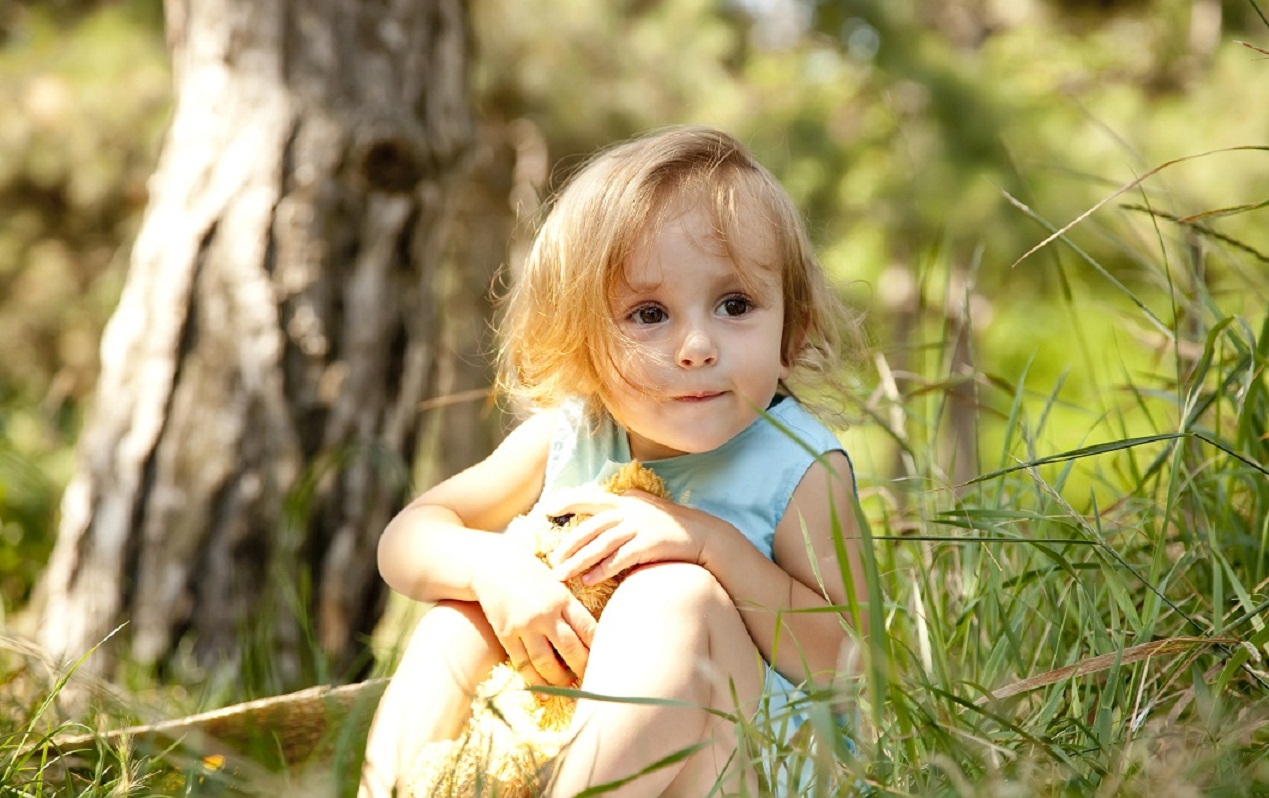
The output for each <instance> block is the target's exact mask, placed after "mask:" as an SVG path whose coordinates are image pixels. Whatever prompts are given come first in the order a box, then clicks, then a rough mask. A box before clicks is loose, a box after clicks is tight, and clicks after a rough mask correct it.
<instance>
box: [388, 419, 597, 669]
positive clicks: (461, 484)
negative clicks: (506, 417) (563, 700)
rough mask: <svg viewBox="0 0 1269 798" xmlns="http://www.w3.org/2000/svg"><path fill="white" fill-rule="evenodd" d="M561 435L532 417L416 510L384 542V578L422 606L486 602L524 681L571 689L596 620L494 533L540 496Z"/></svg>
mask: <svg viewBox="0 0 1269 798" xmlns="http://www.w3.org/2000/svg"><path fill="white" fill-rule="evenodd" d="M553 426H554V415H553V414H551V413H539V414H537V415H535V416H533V417H532V418H530V419H529V420H528V421H526V422H525V423H524V424H522V425H520V426H519V427H517V428H516V429H515V430H514V431H512V433H511V434H510V435H508V436H507V438H506V439H505V440H504V441H503V442H502V443H501V444H500V445H499V446H498V448H497V449H495V450H494V452H493V453H492V454H490V455H489V456H488V457H487V458H485V459H484V460H483V461H481V462H479V463H477V464H476V465H474V466H472V467H471V468H468V469H467V470H465V471H463V472H461V473H459V474H456V475H454V476H453V477H450V478H449V479H447V480H445V481H444V482H442V483H440V484H439V485H437V486H435V487H434V488H431V489H430V490H428V491H426V492H425V493H423V494H422V495H421V496H419V497H418V498H417V499H415V500H414V501H412V502H410V504H409V505H407V506H406V507H405V509H403V510H402V511H401V512H400V513H398V514H397V516H396V517H395V518H393V519H392V521H391V522H390V523H389V524H388V526H387V528H386V529H385V530H384V532H383V536H382V537H381V538H380V539H379V572H380V574H381V575H382V576H383V578H384V581H386V582H387V583H388V584H389V585H390V586H391V587H392V588H393V589H394V590H396V591H397V592H399V593H403V594H405V595H406V596H409V597H410V598H413V599H416V600H419V601H439V600H442V599H454V600H458V601H475V602H478V603H479V604H480V607H481V609H482V611H483V612H484V613H485V617H486V618H487V619H488V620H489V623H490V625H491V626H492V627H493V630H494V633H495V634H496V635H497V637H498V640H499V642H501V643H502V646H503V648H505V649H506V651H507V655H508V656H509V657H510V659H511V661H512V664H513V665H515V666H516V668H517V669H518V670H519V671H520V674H521V675H522V676H523V677H524V678H525V681H527V682H528V683H529V684H533V685H542V684H554V685H560V686H564V685H568V684H571V683H573V682H574V681H575V680H576V679H577V678H580V677H581V675H582V673H583V672H584V670H585V667H586V655H587V650H588V647H589V646H590V641H591V639H592V637H593V635H594V629H595V619H594V618H593V617H591V615H590V613H588V612H587V611H586V609H585V608H584V607H583V606H582V605H581V602H579V601H578V600H577V599H576V598H574V597H573V595H572V594H571V593H569V591H568V589H567V588H566V587H564V585H563V584H561V583H560V581H559V580H558V579H556V578H555V577H554V576H552V574H551V571H550V569H549V568H547V567H546V566H545V565H543V564H542V563H541V561H539V560H538V559H537V558H536V557H534V556H533V554H532V552H530V551H528V550H527V549H526V548H524V547H523V546H519V545H515V544H514V543H512V542H511V541H509V540H508V539H507V538H506V537H504V536H503V535H501V534H498V532H496V531H495V530H498V531H500V530H502V529H503V528H505V527H506V525H507V524H508V523H510V521H511V519H513V518H515V517H516V516H517V515H520V514H521V513H523V512H525V511H527V510H528V509H529V508H530V507H532V505H533V503H534V502H535V501H536V500H537V498H538V496H539V494H540V493H541V491H542V484H543V481H544V479H545V473H546V458H547V452H548V450H549V448H550V441H551V432H552V429H553ZM561 660H562V662H561Z"/></svg>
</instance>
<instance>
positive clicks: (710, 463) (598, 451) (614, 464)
mask: <svg viewBox="0 0 1269 798" xmlns="http://www.w3.org/2000/svg"><path fill="white" fill-rule="evenodd" d="M829 452H841V453H842V454H846V450H845V448H843V446H842V444H841V442H840V441H838V440H837V438H836V437H835V436H834V435H833V433H832V432H830V431H829V430H828V428H827V427H825V426H824V425H823V424H821V423H820V422H819V420H818V419H816V418H815V417H814V416H812V415H811V414H810V413H808V412H807V411H806V409H805V408H803V407H802V406H801V405H800V404H798V402H797V401H796V400H795V399H793V398H792V397H788V396H777V397H776V399H775V401H774V402H773V404H772V405H771V406H770V407H768V408H767V411H766V413H765V414H764V415H762V416H759V417H758V418H757V419H756V420H755V421H754V422H753V423H752V424H750V425H749V426H748V427H746V428H745V429H744V430H742V431H741V432H740V434H739V435H737V436H736V437H734V438H732V439H731V440H730V441H728V442H727V443H725V444H723V445H722V446H720V447H718V448H717V449H714V450H712V451H708V452H701V453H699V454H685V455H680V456H678V457H671V458H667V459H664V460H652V461H650V462H645V463H644V465H645V466H647V467H648V468H650V469H652V470H653V471H655V472H656V473H657V475H658V476H660V477H661V478H662V479H663V480H665V484H666V487H667V488H668V489H669V492H670V497H671V498H672V499H674V500H675V501H677V502H679V503H680V504H686V505H688V506H691V507H696V508H697V509H700V510H704V511H705V512H708V513H711V514H712V515H715V516H717V517H718V518H721V519H723V520H724V521H727V522H728V523H730V524H732V525H733V526H734V527H736V529H738V530H740V532H741V533H742V534H743V535H744V536H745V537H746V538H747V539H748V540H749V542H750V543H752V544H753V545H754V546H755V547H757V549H758V551H760V552H762V554H763V556H764V557H766V558H767V559H769V560H770V559H774V558H773V556H772V543H773V541H774V538H775V528H776V524H778V523H779V522H780V519H781V518H783V517H784V514H785V511H786V510H787V509H788V506H789V500H790V499H792V498H793V491H794V490H796V489H797V486H798V483H800V482H801V481H802V477H803V476H805V474H806V471H807V469H808V468H810V467H811V464H812V463H813V462H815V460H816V458H817V457H819V456H821V455H824V454H827V453H829ZM631 459H632V458H631V455H630V442H629V439H628V438H627V437H626V431H625V430H624V429H622V428H621V427H619V426H618V425H617V424H616V423H615V422H614V421H613V420H612V419H611V418H610V417H608V416H607V415H605V416H604V417H603V420H602V421H599V422H598V423H596V424H594V425H591V424H589V423H588V422H587V419H586V416H585V411H584V408H583V406H582V405H581V403H579V402H568V403H565V404H564V405H562V406H561V407H560V410H559V413H558V421H557V424H556V427H555V430H554V433H553V436H552V439H551V450H550V454H549V455H548V457H547V463H546V479H545V483H544V486H543V493H542V495H544V496H545V495H548V494H549V493H550V492H551V491H552V490H554V489H557V488H570V487H575V486H578V485H585V484H588V483H591V482H596V481H598V480H602V479H605V478H606V477H608V476H609V475H611V474H612V473H614V472H615V471H617V470H618V469H620V468H621V466H623V465H625V464H626V463H628V462H630V460H631ZM847 461H848V462H849V455H847ZM764 692H765V694H766V697H765V699H764V705H765V707H766V711H767V712H768V714H769V717H770V718H772V719H773V722H774V723H775V724H776V725H777V727H778V728H779V729H780V730H781V731H782V734H783V736H785V737H786V738H787V737H789V736H791V735H792V734H793V733H794V732H796V731H797V729H798V727H799V726H801V725H802V723H804V722H805V720H806V713H805V711H804V708H805V704H804V703H801V693H800V691H799V690H798V689H797V687H795V686H794V684H793V683H791V682H790V681H789V680H788V679H786V678H785V677H784V676H783V675H781V674H780V673H778V672H777V671H776V670H775V669H774V668H772V667H771V665H770V663H768V664H767V678H766V685H765V688H764ZM772 775H773V777H774V778H777V780H780V779H784V778H787V774H786V775H776V774H774V773H773V774H772ZM800 778H802V779H803V780H804V781H805V779H806V778H807V776H806V774H802V776H800Z"/></svg>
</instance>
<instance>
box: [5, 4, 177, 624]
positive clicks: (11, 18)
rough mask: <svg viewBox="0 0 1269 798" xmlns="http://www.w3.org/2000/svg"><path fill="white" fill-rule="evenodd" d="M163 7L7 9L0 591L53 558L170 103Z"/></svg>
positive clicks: (11, 592)
mask: <svg viewBox="0 0 1269 798" xmlns="http://www.w3.org/2000/svg"><path fill="white" fill-rule="evenodd" d="M158 6H159V4H158V3H157V2H145V3H140V2H137V3H130V4H117V3H116V4H84V3H80V4H75V3H68V2H62V3H50V4H47V5H44V6H37V5H30V6H24V5H17V4H11V3H10V4H5V5H4V6H3V11H2V12H0V42H2V45H0V109H4V110H3V112H0V341H4V344H5V346H4V356H3V358H0V597H3V606H4V607H5V608H6V609H8V608H11V607H13V606H14V605H15V604H17V603H19V602H20V601H21V600H22V599H23V598H25V596H26V595H27V593H28V592H29V590H30V587H31V584H32V583H33V581H34V579H35V577H36V575H37V574H38V573H39V570H40V568H41V567H42V566H43V563H44V561H45V560H46V558H47V556H48V551H49V549H50V547H51V543H52V535H53V531H54V526H55V517H56V505H57V499H58V496H59V494H60V491H61V488H62V486H63V485H64V484H65V481H66V480H67V479H68V478H69V475H70V469H71V459H72V456H73V447H74V441H75V436H76V434H77V431H78V426H79V414H80V408H81V406H82V402H83V399H84V397H85V396H86V394H87V393H88V392H89V390H91V388H92V385H93V382H94V380H95V375H96V369H97V340H98V337H99V336H100V333H101V329H102V326H103V325H104V323H105V320H106V318H107V317H108V315H109V313H110V311H111V309H112V308H113V307H114V303H115V301H116V300H117V298H118V294H119V288H120V285H121V283H122V278H123V273H124V269H125V267H126V261H127V247H128V244H129V242H130V240H131V238H132V236H133V234H134V232H135V230H136V228H137V225H138V221H139V217H140V214H141V212H142V210H143V209H144V205H145V199H146V189H145V183H146V180H147V178H148V177H149V174H150V172H151V171H152V170H153V168H154V162H155V158H156V156H157V151H158V143H159V138H160V136H161V135H162V129H163V124H164V121H165V118H166V113H167V104H168V97H169V94H170V90H169V82H168V67H167V57H166V54H165V51H164V48H163V42H162V36H161V27H160V25H159V20H158V17H157V9H158Z"/></svg>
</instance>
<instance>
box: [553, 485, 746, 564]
mask: <svg viewBox="0 0 1269 798" xmlns="http://www.w3.org/2000/svg"><path fill="white" fill-rule="evenodd" d="M567 513H576V514H579V515H590V516H591V517H590V518H587V519H586V520H585V521H582V522H581V523H580V524H578V525H577V527H576V528H575V529H573V530H572V532H571V533H570V534H569V535H568V536H567V537H566V538H565V539H564V540H562V541H561V542H560V545H559V546H557V547H556V549H555V553H554V556H553V559H554V561H555V569H554V571H553V573H554V575H555V578H556V579H559V580H561V581H563V580H566V579H570V578H572V577H574V576H577V575H579V574H582V575H583V576H582V581H583V582H585V583H586V584H588V585H591V584H595V583H596V582H601V581H603V580H605V579H608V578H610V577H613V576H616V575H617V574H620V573H623V572H624V571H628V570H630V569H631V568H634V567H635V566H637V565H643V564H645V563H653V562H689V563H695V564H697V565H705V548H706V547H705V540H706V539H707V537H708V535H709V534H711V533H712V532H714V531H716V530H717V529H719V528H720V527H724V526H726V522H725V521H722V520H721V519H719V518H717V517H715V516H713V515H710V514H709V513H706V512H704V511H703V510H697V509H694V508H691V507H685V506H683V505H681V504H676V503H675V502H672V501H669V500H668V499H662V498H660V497H659V496H653V495H652V494H650V493H644V492H643V491H640V490H630V491H626V492H625V493H623V494H622V495H620V496H612V495H605V496H604V497H600V498H591V499H584V500H576V501H572V502H570V503H567V504H562V505H560V506H558V507H551V508H550V509H549V514H550V515H564V514H567Z"/></svg>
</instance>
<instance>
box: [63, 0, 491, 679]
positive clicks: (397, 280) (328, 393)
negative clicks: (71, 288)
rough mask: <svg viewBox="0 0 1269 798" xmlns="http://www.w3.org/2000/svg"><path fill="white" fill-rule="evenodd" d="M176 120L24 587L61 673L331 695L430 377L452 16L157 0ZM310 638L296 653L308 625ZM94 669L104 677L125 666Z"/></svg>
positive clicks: (463, 50) (396, 498)
mask: <svg viewBox="0 0 1269 798" xmlns="http://www.w3.org/2000/svg"><path fill="white" fill-rule="evenodd" d="M165 14H166V20H167V28H168V37H169V45H170V48H171V51H172V57H173V70H174V78H175V88H176V105H175V109H174V115H173V119H172V124H171V128H170V130H169V132H168V135H167V139H166V141H165V144H164V147H163V153H162V156H161V159H160V163H159V165H158V169H157V171H156V173H155V175H154V177H153V179H152V182H151V198H150V205H149V207H148V209H147V213H146V218H145V220H144V222H143V225H142V229H141V231H140V233H139V236H138V239H137V242H136V244H135V248H134V251H133V254H132V260H131V264H130V269H129V273H128V278H127V282H126V285H125V287H124V291H123V295H122V297H121V299H120V302H119V305H118V308H117V310H116V311H115V313H114V315H113V317H112V318H111V320H110V323H109V325H108V327H107V330H106V332H105V335H104V336H103V341H102V371H101V378H100V383H99V385H98V395H97V399H96V404H95V407H94V410H93V413H92V414H91V417H90V419H89V421H88V423H87V425H86V427H85V430H84V432H83V435H82V437H81V443H80V450H79V454H78V457H79V461H78V468H77V472H76V474H75V475H74V478H73V480H72V482H71V484H70V486H69V487H68V489H67V491H66V494H65V497H64V499H63V504H62V520H61V526H60V529H59V533H58V540H57V544H56V548H55V550H54V552H53V556H52V558H51V561H50V564H49V567H48V570H47V573H46V575H45V578H44V580H43V583H42V586H41V591H40V599H39V602H40V605H39V606H40V608H41V611H42V625H41V635H42V638H43V642H44V644H45V645H46V646H47V647H49V648H50V650H53V651H55V652H61V653H63V654H67V655H71V656H74V655H77V654H80V653H82V652H84V651H86V650H88V649H89V648H90V647H91V646H92V645H94V644H95V643H97V642H98V641H99V640H101V639H102V638H103V637H104V636H105V635H106V634H107V633H108V632H109V631H110V630H111V629H112V628H114V626H115V625H116V624H118V623H120V622H121V621H123V620H127V621H129V625H128V626H127V627H126V628H125V629H124V630H123V632H122V633H121V634H120V640H121V644H125V645H127V644H130V652H129V653H130V655H131V656H132V657H133V658H134V659H136V660H138V661H140V662H142V663H153V664H156V665H158V666H160V667H168V666H173V665H176V664H182V663H187V662H189V663H192V664H194V665H196V666H198V667H200V668H207V669H212V670H213V671H214V672H217V673H219V674H222V675H223V674H226V673H228V674H235V673H238V672H239V671H240V670H241V669H242V668H244V667H246V665H245V660H244V658H245V657H246V656H247V655H248V654H249V653H250V652H249V651H244V648H248V649H249V648H250V647H251V646H252V641H256V642H258V643H259V645H260V649H261V650H262V651H263V652H265V654H266V656H267V657H268V659H269V670H270V678H271V681H272V683H273V685H274V686H276V687H279V688H289V687H293V686H298V685H301V684H303V683H305V682H307V681H310V680H311V679H312V677H313V674H312V673H310V672H308V670H309V667H308V664H306V663H308V662H309V661H310V659H311V658H310V656H309V655H310V654H311V653H312V652H311V651H310V650H309V648H310V647H311V646H312V643H313V642H316V644H317V645H318V646H319V647H320V649H321V651H322V652H324V653H325V655H326V656H327V657H329V658H330V662H331V663H332V664H333V666H334V668H335V669H336V671H335V672H336V674H339V673H341V671H342V672H344V674H345V675H349V674H347V672H346V669H347V668H348V667H349V666H350V664H351V663H353V662H354V660H355V658H356V657H357V656H358V653H359V652H360V651H362V649H363V645H362V643H363V641H362V636H363V635H364V634H366V633H368V632H369V631H370V629H371V628H372V626H373V624H374V622H375V620H376V619H377V617H378V615H379V612H380V610H381V608H382V603H383V599H384V597H385V593H384V588H383V587H382V584H381V581H380V579H379V577H378V574H377V571H376V568H375V544H376V541H377V539H378V536H379V533H380V532H381V531H382V529H383V526H384V524H385V523H386V522H387V520H388V519H389V518H390V516H391V514H392V512H394V510H395V509H396V508H397V507H398V506H399V504H400V502H401V498H402V494H403V491H404V489H405V485H406V481H407V480H406V476H405V475H406V472H407V464H409V463H410V462H411V461H412V458H413V455H414V451H415V447H416V444H417V437H418V425H419V422H418V407H419V404H420V402H421V401H423V400H424V399H425V398H427V397H428V396H429V395H430V392H431V390H432V388H431V382H432V381H433V380H434V377H435V368H436V351H435V340H436V335H437V329H438V322H437V310H438V309H437V307H436V295H435V290H436V287H435V284H434V283H435V275H436V272H437V269H438V262H439V260H440V258H441V252H442V250H443V237H444V232H445V229H446V226H447V223H448V221H449V218H450V216H451V215H452V205H453V203H452V202H450V198H451V196H452V195H453V193H454V191H455V188H456V186H457V183H458V181H460V180H461V179H462V177H463V175H464V172H465V169H466V162H467V161H468V154H469V152H470V148H471V138H472V119H471V112H470V108H469V104H468V103H469V99H468V86H467V64H468V60H469V49H470V46H469V45H470V42H469V32H468V27H467V18H466V11H465V6H464V3H463V2H462V0H383V1H382V2H364V3H363V2H346V1H345V0H197V1H196V0H168V2H167V3H166V6H165ZM306 622H308V623H311V624H312V625H313V627H315V629H316V641H307V640H306V636H305V633H304V629H305V623H306ZM107 648H108V649H110V650H109V651H103V652H99V654H98V655H96V656H95V657H94V658H93V659H91V660H90V665H91V664H93V663H95V664H96V667H94V668H92V669H93V670H95V671H98V672H102V671H105V670H108V669H109V667H110V664H111V662H112V661H113V660H114V659H115V658H117V656H119V655H120V654H122V653H124V652H123V651H122V650H120V647H119V646H118V645H116V643H115V642H113V641H112V643H111V645H110V646H109V647H107Z"/></svg>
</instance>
